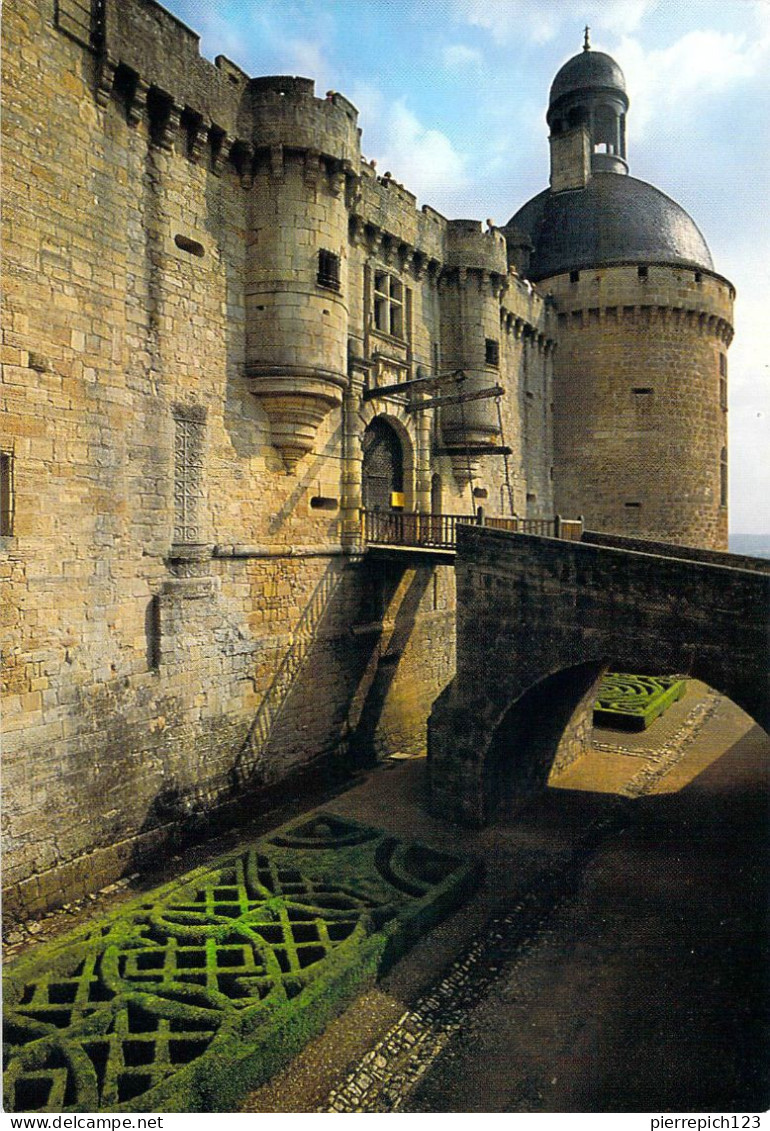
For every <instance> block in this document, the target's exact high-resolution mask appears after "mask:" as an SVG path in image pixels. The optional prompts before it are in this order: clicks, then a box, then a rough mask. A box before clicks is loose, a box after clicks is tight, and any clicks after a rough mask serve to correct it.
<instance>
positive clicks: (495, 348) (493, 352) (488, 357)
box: [484, 338, 500, 366]
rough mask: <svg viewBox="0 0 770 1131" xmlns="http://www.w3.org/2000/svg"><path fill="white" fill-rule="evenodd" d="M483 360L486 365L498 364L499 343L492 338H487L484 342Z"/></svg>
mask: <svg viewBox="0 0 770 1131" xmlns="http://www.w3.org/2000/svg"><path fill="white" fill-rule="evenodd" d="M484 361H485V362H486V364H487V365H494V366H498V365H499V364H500V343H499V342H497V341H495V339H494V338H487V339H486V340H485V342H484Z"/></svg>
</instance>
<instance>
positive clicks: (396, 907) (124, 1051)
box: [4, 813, 474, 1112]
mask: <svg viewBox="0 0 770 1131" xmlns="http://www.w3.org/2000/svg"><path fill="white" fill-rule="evenodd" d="M473 875H474V868H473V867H472V866H469V865H467V864H465V863H463V862H462V861H461V860H460V859H459V858H458V857H456V856H453V855H449V854H446V853H440V852H436V851H434V850H432V849H429V848H425V847H423V846H420V845H419V844H414V843H406V842H401V841H398V840H395V839H394V838H392V837H388V836H386V835H385V834H384V833H381V832H379V831H378V830H377V829H373V828H370V827H368V826H366V825H360V824H358V823H356V822H353V821H350V820H343V819H341V818H339V817H335V816H331V815H326V814H324V813H316V814H314V815H312V816H311V817H309V818H308V817H305V818H301V819H300V820H299V821H295V822H294V823H293V824H291V825H289V826H285V827H283V828H281V829H279V830H278V831H277V832H276V833H274V834H272V835H271V836H268V837H265V838H263V839H262V840H261V841H258V842H257V843H256V844H252V845H250V846H248V847H246V848H244V849H243V850H241V851H239V852H236V853H234V854H231V855H230V856H227V857H225V858H222V859H220V860H217V861H214V862H213V863H212V864H209V865H206V866H205V867H201V868H198V869H197V870H196V871H195V872H192V873H190V874H188V875H186V876H183V877H182V878H181V879H180V880H177V881H174V882H173V883H172V884H169V885H166V886H165V887H164V888H161V889H159V890H156V891H153V892H149V893H148V894H147V895H145V896H144V897H142V898H141V899H139V900H136V901H134V902H133V903H132V904H131V905H129V906H127V907H125V908H123V909H122V910H121V911H120V912H119V913H113V914H112V915H110V916H108V917H107V918H106V919H103V920H99V921H97V922H95V923H92V924H90V925H89V926H88V927H86V928H83V929H81V930H80V931H78V932H77V933H75V934H74V935H72V936H71V937H70V938H68V939H66V940H63V941H61V942H58V943H56V944H52V945H51V946H48V947H43V948H39V949H38V950H36V951H35V952H34V953H33V954H32V955H30V956H28V957H27V958H26V959H23V960H21V961H20V962H18V963H17V964H16V965H15V966H13V967H11V968H10V969H9V970H8V971H7V978H6V983H5V989H4V1004H5V1027H4V1041H5V1047H6V1052H7V1056H6V1062H5V1107H6V1110H8V1111H39V1112H62V1111H105V1110H110V1111H115V1110H117V1111H147V1110H151V1111H152V1110H154V1111H200V1110H203V1111H223V1110H229V1109H230V1108H231V1107H232V1105H233V1104H234V1103H235V1102H237V1100H238V1098H239V1097H240V1096H241V1095H242V1094H243V1092H244V1091H245V1090H246V1089H247V1088H249V1087H253V1086H254V1085H256V1084H258V1083H262V1082H263V1081H264V1080H265V1079H267V1078H268V1077H269V1076H270V1075H272V1074H273V1073H274V1072H275V1071H276V1070H277V1069H278V1068H279V1067H281V1066H282V1065H283V1064H284V1063H285V1062H286V1061H287V1060H288V1059H289V1058H290V1057H291V1056H292V1055H293V1054H294V1053H296V1052H297V1051H298V1050H299V1049H300V1048H301V1047H302V1045H304V1044H305V1042H306V1041H307V1040H308V1039H309V1038H310V1037H311V1036H312V1035H313V1034H315V1033H317V1032H319V1031H320V1029H322V1028H323V1026H324V1024H325V1023H326V1022H327V1021H328V1020H329V1019H330V1018H331V1017H332V1016H334V1014H335V1013H337V1012H339V1010H340V1009H342V1008H343V1007H344V1005H345V1004H346V1003H347V1002H348V1000H349V999H350V997H351V996H352V995H353V993H355V992H357V991H359V990H360V988H361V986H362V985H364V984H365V983H366V982H367V981H370V980H371V979H372V978H374V977H375V976H376V974H377V973H378V971H379V970H381V969H383V968H384V967H385V966H386V965H387V964H388V963H390V962H392V961H393V960H394V959H395V958H396V957H398V955H399V954H400V953H401V952H402V951H403V950H404V949H405V948H406V947H407V946H408V945H409V944H410V942H411V941H413V939H414V938H415V937H416V936H417V935H418V934H419V933H420V932H422V931H424V930H425V929H426V928H427V927H429V926H430V925H431V924H432V923H434V922H436V921H437V919H439V918H440V917H442V916H443V915H444V914H445V913H446V911H447V910H448V909H449V908H450V907H451V906H453V905H455V904H456V903H457V902H458V901H459V900H460V899H461V898H462V897H463V895H464V894H465V893H466V892H467V891H468V890H469V886H470V884H471V882H472V878H473Z"/></svg>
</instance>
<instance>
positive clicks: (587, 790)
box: [244, 685, 770, 1112]
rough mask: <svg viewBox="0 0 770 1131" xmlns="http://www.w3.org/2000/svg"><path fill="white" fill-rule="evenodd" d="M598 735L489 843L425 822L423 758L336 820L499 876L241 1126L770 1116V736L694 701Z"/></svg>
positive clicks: (346, 801) (304, 1058)
mask: <svg viewBox="0 0 770 1131" xmlns="http://www.w3.org/2000/svg"><path fill="white" fill-rule="evenodd" d="M595 738H596V744H597V747H598V749H597V750H595V751H594V752H593V753H591V754H589V755H587V756H586V757H585V758H584V759H582V760H581V762H580V763H578V764H575V765H573V766H572V767H570V769H569V770H568V771H567V772H566V773H565V774H563V775H562V777H561V778H560V779H559V780H557V781H555V782H552V788H551V789H549V790H548V792H547V794H546V795H544V796H543V797H542V798H540V799H539V800H538V802H537V803H534V804H532V805H530V806H529V807H528V808H527V809H526V810H525V811H524V812H521V813H519V814H518V815H517V816H516V817H515V818H512V819H509V820H508V821H501V822H499V823H497V824H496V825H495V826H494V827H492V828H488V829H485V830H483V831H482V832H479V833H470V832H468V831H465V830H459V829H457V828H449V827H447V826H445V825H443V824H441V823H440V822H438V821H436V820H434V819H432V818H428V817H426V815H425V811H424V809H423V808H422V804H423V801H424V795H423V791H424V776H425V763H424V762H423V761H421V760H416V761H413V762H407V763H401V764H394V765H391V766H388V767H382V768H380V769H379V770H377V771H375V772H374V773H372V774H371V775H370V777H369V778H368V780H367V781H366V782H365V783H364V784H363V785H359V786H358V787H356V788H355V789H352V790H351V791H349V792H348V793H346V794H344V795H342V796H340V797H339V798H337V799H335V800H334V801H333V802H332V803H331V804H329V803H327V804H326V805H325V806H324V807H325V808H326V809H330V808H331V809H334V810H335V811H337V812H339V813H341V814H349V815H351V816H356V817H359V818H361V819H363V820H366V821H371V822H372V823H377V824H379V825H381V826H385V827H389V828H392V829H393V831H394V832H396V833H400V834H402V835H403V834H406V835H409V834H411V835H415V836H416V835H419V837H420V839H422V840H423V841H426V842H428V843H432V844H435V845H436V846H440V845H450V844H451V845H452V846H453V847H455V848H457V847H460V848H465V849H466V850H467V851H469V852H476V853H481V854H482V855H483V856H484V858H485V860H486V864H487V873H486V879H485V882H484V884H483V885H482V887H481V888H480V889H479V891H478V892H477V894H476V896H475V897H474V899H473V900H472V902H471V903H470V905H469V906H467V907H466V908H465V910H464V911H461V912H459V913H458V914H455V915H454V916H453V917H452V919H451V920H449V921H448V922H447V923H445V924H443V925H442V926H441V927H439V928H438V929H437V930H435V931H434V932H432V933H431V935H430V936H429V937H428V938H427V939H424V940H422V942H420V943H419V944H418V945H417V946H416V947H415V949H414V950H413V951H412V952H411V953H410V954H409V955H407V957H406V958H405V959H404V960H402V961H401V962H400V963H399V965H398V966H397V967H396V968H395V970H393V971H392V972H391V973H390V974H389V975H388V976H387V977H386V978H385V979H384V980H383V981H382V982H381V983H380V985H379V986H378V988H377V989H376V990H374V991H372V992H370V993H368V994H366V995H364V996H363V997H362V998H361V999H359V1000H358V1001H357V1002H356V1003H355V1005H354V1006H353V1007H351V1008H350V1009H349V1010H348V1011H347V1012H346V1013H345V1014H344V1015H343V1016H342V1017H340V1018H339V1019H338V1020H337V1021H336V1022H335V1023H333V1025H332V1026H331V1027H330V1029H329V1030H328V1031H327V1032H326V1034H324V1036H323V1037H322V1038H320V1039H319V1040H318V1041H316V1042H314V1043H313V1044H312V1045H310V1046H309V1047H308V1048H307V1049H306V1050H305V1052H304V1053H303V1054H302V1055H301V1056H300V1057H299V1058H298V1059H297V1060H296V1061H295V1062H294V1064H293V1065H292V1066H291V1069H290V1070H289V1071H287V1072H286V1073H284V1074H283V1075H281V1076H279V1077H277V1078H276V1079H275V1080H273V1081H272V1082H271V1083H270V1084H268V1085H266V1086H265V1087H264V1088H261V1089H260V1090H259V1091H258V1092H256V1093H254V1094H253V1095H252V1096H251V1097H250V1099H249V1100H248V1101H247V1103H246V1104H245V1105H244V1110H248V1111H262V1112H266V1111H273V1112H275V1111H295V1112H296V1111H300V1112H303V1111H304V1112H312V1111H335V1110H336V1111H345V1112H388V1111H401V1112H471V1111H479V1112H613V1111H614V1112H624V1111H625V1112H655V1111H679V1112H693V1111H709V1110H711V1111H715V1110H720V1111H757V1110H765V1109H766V1108H767V1107H768V1104H769V1103H770V1070H769V1068H768V1063H767V1061H768V1058H767V1048H768V1005H769V1004H770V987H769V985H768V971H769V970H770V965H769V964H768V915H767V893H768V890H770V889H769V887H768V877H769V873H770V868H768V847H767V846H768V838H767V832H768V828H769V827H770V826H769V822H768V789H767V786H768V770H769V764H768V753H770V743H769V742H768V738H767V735H765V734H764V732H763V731H761V730H760V729H759V728H757V727H755V726H753V725H752V723H751V720H749V719H748V718H747V717H746V716H745V715H743V714H742V713H741V712H740V711H738V709H737V708H736V707H735V706H734V705H733V704H731V703H729V702H727V701H725V700H724V699H722V698H720V697H718V696H715V695H714V694H713V693H710V692H707V691H706V689H704V688H703V687H699V686H698V685H695V686H693V687H692V688H691V690H690V691H689V693H688V696H687V697H686V699H685V700H684V701H683V702H682V703H680V704H676V705H675V707H674V708H672V709H671V711H670V712H669V714H668V715H667V716H666V718H665V720H661V725H660V726H659V727H658V728H656V729H651V730H649V731H647V732H645V733H643V734H641V735H636V736H627V735H622V734H619V733H617V732H610V731H597V732H596V735H595ZM527 893H529V894H527ZM490 917H493V924H492V927H491V928H490V926H489V922H490ZM494 917H496V918H494ZM453 963H454V964H453Z"/></svg>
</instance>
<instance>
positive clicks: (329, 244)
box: [246, 76, 360, 470]
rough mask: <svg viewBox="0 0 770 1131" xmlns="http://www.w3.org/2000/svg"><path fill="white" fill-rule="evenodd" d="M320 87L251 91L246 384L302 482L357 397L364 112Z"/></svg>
mask: <svg viewBox="0 0 770 1131" xmlns="http://www.w3.org/2000/svg"><path fill="white" fill-rule="evenodd" d="M313 89H314V88H313V83H312V82H311V81H310V80H309V79H299V78H293V77H285V76H282V77H270V78H263V79H254V80H252V82H251V84H250V92H251V98H252V110H253V120H254V133H253V144H254V183H253V186H252V189H251V195H250V212H249V228H250V231H249V237H248V245H247V246H248V251H247V261H246V373H247V377H248V379H249V384H250V388H251V391H252V393H253V394H254V396H255V397H257V399H258V401H259V403H260V406H261V407H262V409H263V410H264V411H265V413H266V414H267V417H268V420H269V422H270V429H271V440H272V443H273V445H274V446H275V447H276V448H278V450H279V451H280V452H281V455H282V456H283V459H284V462H285V464H286V466H287V467H288V468H289V469H290V470H291V469H293V468H294V466H295V465H296V463H297V461H298V460H299V459H300V458H302V456H304V455H305V454H306V453H308V452H310V451H312V449H313V446H314V443H315V436H316V431H317V429H318V426H319V424H320V423H321V421H322V420H323V419H324V417H325V416H326V415H327V413H328V412H329V411H330V410H331V409H333V408H335V407H337V406H339V405H341V403H342V396H343V390H344V388H345V387H346V385H347V380H348V376H347V344H348V298H347V275H348V270H347V268H348V218H349V217H348V200H349V197H350V187H351V182H352V181H353V180H354V179H355V177H356V176H357V170H358V166H359V163H360V152H359V147H358V132H357V127H356V118H357V114H356V110H355V108H354V107H353V106H352V105H351V104H350V103H349V102H348V101H347V99H345V98H342V96H341V95H338V94H336V93H334V92H332V91H330V92H329V93H328V94H327V96H326V97H325V98H316V97H315V96H314V93H313Z"/></svg>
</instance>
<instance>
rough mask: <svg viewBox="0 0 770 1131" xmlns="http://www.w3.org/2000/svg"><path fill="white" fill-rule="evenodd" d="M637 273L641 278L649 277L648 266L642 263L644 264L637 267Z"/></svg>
mask: <svg viewBox="0 0 770 1131" xmlns="http://www.w3.org/2000/svg"><path fill="white" fill-rule="evenodd" d="M637 274H638V275H639V278H640V279H646V278H647V274H648V272H647V268H646V267H645V266H644V265H642V266H640V267H638V268H637Z"/></svg>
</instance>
